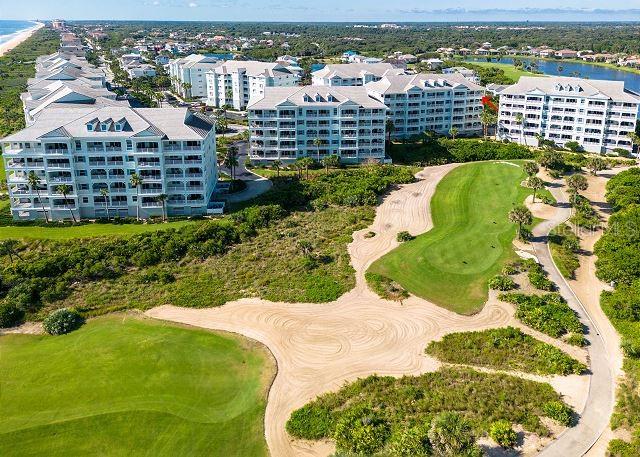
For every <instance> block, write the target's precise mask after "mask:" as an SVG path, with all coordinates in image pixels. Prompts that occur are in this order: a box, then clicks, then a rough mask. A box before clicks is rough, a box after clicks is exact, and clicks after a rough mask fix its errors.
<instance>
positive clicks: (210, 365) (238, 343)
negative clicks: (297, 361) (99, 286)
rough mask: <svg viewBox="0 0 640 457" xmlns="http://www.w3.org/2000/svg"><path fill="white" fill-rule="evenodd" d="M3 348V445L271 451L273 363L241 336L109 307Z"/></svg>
mask: <svg viewBox="0 0 640 457" xmlns="http://www.w3.org/2000/svg"><path fill="white" fill-rule="evenodd" d="M0 351H1V352H2V357H0V372H1V373H2V395H1V396H0V410H2V415H1V416H0V455H3V456H24V455H47V456H69V455H103V456H127V455H153V456H161V455H166V456H175V455H219V456H231V455H243V456H264V455H267V449H266V443H265V439H264V431H263V417H264V408H265V404H266V390H267V386H268V383H269V381H270V378H271V376H272V375H273V367H272V365H271V361H270V357H269V356H268V354H267V352H266V351H265V350H264V348H262V347H258V346H257V345H255V344H254V343H250V342H249V341H247V340H244V339H240V338H239V337H235V336H229V335H225V336H221V335H218V334H214V333H210V332H206V331H202V330H192V329H187V328H184V327H177V326H173V325H168V324H164V323H161V322H158V321H151V320H143V319H139V318H135V317H123V316H110V317H104V318H100V319H96V320H93V321H90V322H89V323H87V324H86V325H85V326H84V327H83V328H81V329H80V330H78V331H75V332H73V333H70V334H68V335H64V336H57V337H52V336H48V335H47V336H44V335H43V336H34V335H6V336H2V337H0Z"/></svg>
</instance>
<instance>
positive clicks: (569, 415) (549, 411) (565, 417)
mask: <svg viewBox="0 0 640 457" xmlns="http://www.w3.org/2000/svg"><path fill="white" fill-rule="evenodd" d="M542 409H543V410H544V413H545V414H546V415H547V417H550V418H551V419H554V420H556V421H558V422H560V423H561V424H562V425H564V426H567V427H568V426H570V425H571V423H572V422H573V410H572V409H571V407H569V406H568V405H566V404H565V403H562V402H561V401H549V402H547V403H545V404H544V405H543V406H542Z"/></svg>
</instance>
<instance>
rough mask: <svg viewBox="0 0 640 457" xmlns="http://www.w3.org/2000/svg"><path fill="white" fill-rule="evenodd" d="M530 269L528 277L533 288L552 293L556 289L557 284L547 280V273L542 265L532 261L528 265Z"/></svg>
mask: <svg viewBox="0 0 640 457" xmlns="http://www.w3.org/2000/svg"><path fill="white" fill-rule="evenodd" d="M528 268H529V271H528V273H527V277H528V278H529V282H531V285H532V286H533V287H535V288H536V289H539V290H545V291H547V292H552V291H554V290H555V289H556V285H555V283H554V282H553V281H551V280H550V279H549V278H547V272H546V271H544V269H543V268H542V265H540V264H539V263H537V262H535V261H531V262H530V263H528Z"/></svg>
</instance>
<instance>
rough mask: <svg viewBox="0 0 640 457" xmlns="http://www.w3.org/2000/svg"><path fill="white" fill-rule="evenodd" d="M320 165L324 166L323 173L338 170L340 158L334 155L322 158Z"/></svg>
mask: <svg viewBox="0 0 640 457" xmlns="http://www.w3.org/2000/svg"><path fill="white" fill-rule="evenodd" d="M322 164H323V165H324V168H325V171H326V172H327V173H329V168H338V167H339V166H340V157H338V156H337V155H335V154H332V155H330V156H327V157H324V158H323V159H322Z"/></svg>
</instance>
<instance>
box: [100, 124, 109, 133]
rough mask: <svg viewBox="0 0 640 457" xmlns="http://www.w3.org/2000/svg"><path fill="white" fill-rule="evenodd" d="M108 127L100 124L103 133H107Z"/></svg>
mask: <svg viewBox="0 0 640 457" xmlns="http://www.w3.org/2000/svg"><path fill="white" fill-rule="evenodd" d="M107 127H108V125H107V124H100V130H102V131H103V132H106V131H107Z"/></svg>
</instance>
